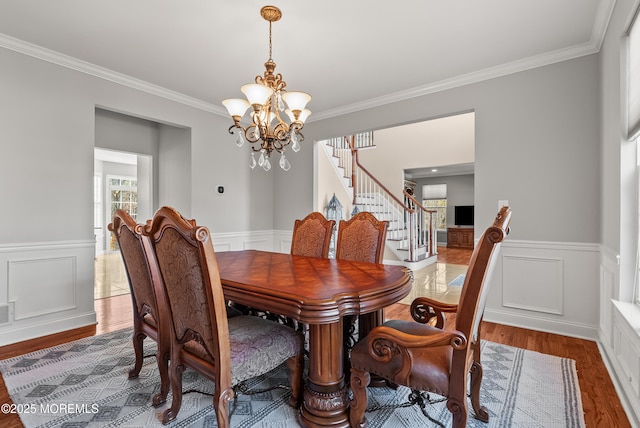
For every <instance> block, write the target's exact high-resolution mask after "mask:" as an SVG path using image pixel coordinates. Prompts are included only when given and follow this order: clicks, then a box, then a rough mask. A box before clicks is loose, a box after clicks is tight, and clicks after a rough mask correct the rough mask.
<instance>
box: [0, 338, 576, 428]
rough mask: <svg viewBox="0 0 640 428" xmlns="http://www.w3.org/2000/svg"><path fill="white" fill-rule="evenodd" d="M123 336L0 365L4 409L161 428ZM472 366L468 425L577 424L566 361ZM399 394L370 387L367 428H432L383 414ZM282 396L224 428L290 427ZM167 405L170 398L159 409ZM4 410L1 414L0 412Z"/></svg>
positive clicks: (151, 374)
mask: <svg viewBox="0 0 640 428" xmlns="http://www.w3.org/2000/svg"><path fill="white" fill-rule="evenodd" d="M130 338H131V329H125V330H121V331H117V332H114V333H110V334H106V335H102V336H95V337H89V338H86V339H81V340H78V341H75V342H70V343H67V344H64V345H60V346H56V347H53V348H49V349H45V350H42V351H37V352H33V353H31V354H26V355H23V356H19V357H15V358H11V359H7V360H2V361H0V372H1V373H2V376H3V378H4V381H5V383H6V386H7V389H8V391H9V395H10V396H11V398H12V400H13V402H14V404H15V406H14V408H13V409H11V410H14V411H15V410H18V411H20V413H21V415H20V417H21V419H22V422H23V424H24V425H25V426H26V427H27V428H31V427H69V428H70V427H152V426H158V427H160V426H163V425H162V424H161V423H160V417H161V414H162V411H163V409H164V407H163V408H159V409H155V408H153V407H152V406H151V404H150V401H151V397H152V396H153V394H154V393H155V392H156V390H157V387H158V383H159V378H158V373H157V369H156V363H155V358H154V357H148V358H145V364H144V367H143V370H142V372H141V373H140V376H139V378H138V379H134V380H128V379H127V373H128V371H129V369H130V368H131V367H132V364H133V360H134V358H133V349H132V347H131V340H130ZM145 343H146V345H145V355H153V354H154V348H155V344H154V342H153V341H151V340H146V341H145ZM482 358H483V367H484V378H483V383H482V399H481V401H482V403H483V404H484V405H485V406H486V407H487V408H488V409H489V414H490V418H489V424H485V423H482V422H480V421H478V420H476V419H474V418H473V417H472V416H470V418H469V422H468V424H467V426H468V427H483V428H489V427H541V428H549V427H562V428H565V427H584V426H585V423H584V417H583V411H582V402H581V398H580V388H579V386H578V379H577V376H576V369H575V361H573V360H569V359H564V358H558V357H554V356H550V355H545V354H540V353H537V352H532V351H525V350H523V349H518V348H513V347H510V346H505V345H499V344H496V343H492V342H483V344H482ZM286 383H287V372H286V368H284V367H280V368H277V369H275V370H273V371H272V372H271V373H269V374H267V375H265V376H262V377H260V378H257V379H254V380H252V381H251V382H250V383H249V386H250V387H252V388H264V387H265V386H270V385H277V384H286ZM209 386H210V382H208V381H207V380H205V379H203V378H202V377H200V376H199V375H198V374H197V373H195V372H192V371H190V370H187V371H186V372H185V373H184V389H185V390H187V389H195V390H198V391H204V392H211V391H210V389H209ZM408 393H409V391H408V390H407V389H406V388H403V387H401V388H399V389H397V390H393V389H387V388H371V389H370V394H369V407H370V408H373V407H376V408H379V410H375V411H370V412H368V413H367V419H368V421H369V427H371V428H395V427H415V426H436V424H434V423H432V422H431V421H429V420H428V419H427V418H426V417H425V416H424V415H423V414H422V412H421V411H420V409H419V408H418V407H417V406H411V407H403V408H396V409H393V408H391V407H388V406H389V405H393V404H399V403H405V402H406V401H407V396H408ZM288 397H289V392H288V391H287V390H282V389H276V390H273V391H270V392H265V393H261V394H256V395H250V396H248V395H240V396H239V399H238V403H237V406H236V408H235V411H234V413H233V415H232V418H231V426H232V427H270V428H288V427H296V426H298V423H297V422H296V415H295V412H294V410H293V409H291V408H290V407H289V406H288V405H287V404H286V402H287V398H288ZM431 398H432V399H437V398H439V397H437V396H432V397H431ZM170 399H171V395H170V396H169V400H168V402H170ZM3 404H4V403H3ZM7 410H8V408H5V407H4V406H3V413H7ZM427 410H428V413H429V415H430V417H431V418H433V419H435V420H437V421H440V422H441V423H442V424H444V425H445V426H450V424H451V416H450V414H449V412H448V410H447V409H446V406H445V403H443V402H440V403H435V404H430V405H428V406H427ZM1 416H2V413H0V418H1ZM0 425H2V423H1V421H0ZM168 426H171V427H214V426H216V420H215V414H214V412H213V406H212V405H211V397H210V396H208V395H205V394H202V393H199V392H192V393H188V394H186V395H184V396H183V404H182V409H181V410H180V413H179V415H178V419H177V420H176V421H174V422H173V423H172V424H171V425H168Z"/></svg>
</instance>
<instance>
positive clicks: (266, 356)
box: [229, 315, 304, 385]
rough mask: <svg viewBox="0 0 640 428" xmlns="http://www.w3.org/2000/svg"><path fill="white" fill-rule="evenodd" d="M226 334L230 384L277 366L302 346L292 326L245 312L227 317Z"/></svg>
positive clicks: (298, 352)
mask: <svg viewBox="0 0 640 428" xmlns="http://www.w3.org/2000/svg"><path fill="white" fill-rule="evenodd" d="M229 337H230V344H231V383H232V384H233V385H235V384H237V383H238V382H242V381H243V380H246V379H250V378H252V377H255V376H258V375H261V374H263V373H266V372H268V371H269V370H271V369H274V368H276V367H278V366H279V365H280V364H282V362H283V361H285V360H286V359H288V358H290V357H293V356H295V355H298V354H300V353H301V352H302V350H303V346H304V338H303V337H302V334H301V333H299V332H297V331H295V330H294V329H292V328H290V327H287V326H285V325H282V324H278V323H276V322H273V321H269V320H265V319H263V318H259V317H252V316H248V315H243V316H238V317H233V318H229Z"/></svg>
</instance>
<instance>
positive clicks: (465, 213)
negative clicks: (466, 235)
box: [453, 205, 473, 226]
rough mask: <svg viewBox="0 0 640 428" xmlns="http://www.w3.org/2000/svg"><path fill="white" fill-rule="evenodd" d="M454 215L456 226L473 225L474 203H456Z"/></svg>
mask: <svg viewBox="0 0 640 428" xmlns="http://www.w3.org/2000/svg"><path fill="white" fill-rule="evenodd" d="M453 215H454V221H453V222H454V224H455V225H456V226H473V205H456V206H455V207H453Z"/></svg>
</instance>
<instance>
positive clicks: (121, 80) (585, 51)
mask: <svg viewBox="0 0 640 428" xmlns="http://www.w3.org/2000/svg"><path fill="white" fill-rule="evenodd" d="M614 6H615V0H605V1H602V2H600V5H599V8H598V13H597V16H596V19H595V20H594V25H593V29H592V32H591V39H590V40H589V42H587V43H583V44H581V45H576V46H573V47H570V48H567V49H560V50H557V51H553V52H549V53H545V54H542V55H538V56H534V57H530V58H525V59H522V60H518V61H513V62H510V63H507V64H502V65H499V66H496V67H490V68H486V69H484V70H479V71H477V72H473V73H468V74H463V75H460V76H456V77H453V78H450V79H445V80H441V81H438V82H433V83H429V84H427V85H423V86H418V87H414V88H410V89H407V90H404V91H399V92H395V93H392V94H388V95H383V96H380V97H376V98H371V99H368V100H364V101H361V102H357V103H353V104H349V105H345V106H341V107H337V108H334V109H329V110H325V111H322V112H316V113H314V114H313V115H312V117H310V118H309V120H308V122H317V121H320V120H325V119H330V118H332V117H337V116H342V115H345V114H349V113H355V112H357V111H361V110H366V109H370V108H374V107H380V106H383V105H386V104H391V103H395V102H398V101H404V100H408V99H412V98H416V97H421V96H425V95H429V94H433V93H436V92H440V91H444V90H448V89H453V88H457V87H460V86H465V85H469V84H472V83H478V82H482V81H485V80H490V79H494V78H496V77H502V76H506V75H508V74H513V73H518V72H521V71H527V70H531V69H534V68H537V67H542V66H545V65H550V64H554V63H558V62H562V61H566V60H570V59H574V58H578V57H581V56H586V55H591V54H594V53H598V52H599V51H600V47H601V45H602V42H603V40H604V35H605V34H606V30H607V27H608V25H609V21H610V19H611V15H612V14H613V8H614ZM0 47H4V48H7V49H10V50H13V51H15V52H19V53H23V54H25V55H29V56H32V57H34V58H39V59H41V60H43V61H48V62H51V63H53V64H57V65H60V66H62V67H66V68H69V69H72V70H76V71H79V72H81V73H86V74H89V75H92V76H95V77H98V78H100V79H104V80H108V81H110V82H114V83H117V84H120V85H123V86H127V87H130V88H133V89H137V90H140V91H143V92H146V93H149V94H152V95H157V96H159V97H163V98H166V99H168V100H171V101H175V102H178V103H181V104H185V105H188V106H191V107H194V108H197V109H200V110H204V111H207V112H210V113H213V114H217V115H220V116H223V117H228V114H227V111H226V110H225V109H224V108H222V107H220V106H217V105H214V104H211V103H208V102H205V101H202V100H200V99H197V98H194V97H190V96H188V95H185V94H182V93H179V92H176V91H172V90H169V89H166V88H163V87H161V86H157V85H154V84H151V83H148V82H145V81H143V80H139V79H136V78H133V77H131V76H128V75H125V74H122V73H117V72H115V71H112V70H109V69H107V68H104V67H100V66H97V65H95V64H91V63H89V62H86V61H82V60H79V59H77V58H74V57H71V56H68V55H64V54H61V53H59V52H56V51H53V50H50V49H46V48H43V47H41V46H38V45H35V44H32V43H29V42H25V41H23V40H20V39H16V38H14V37H11V36H8V35H6V34H2V33H0Z"/></svg>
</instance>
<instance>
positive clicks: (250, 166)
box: [249, 152, 257, 169]
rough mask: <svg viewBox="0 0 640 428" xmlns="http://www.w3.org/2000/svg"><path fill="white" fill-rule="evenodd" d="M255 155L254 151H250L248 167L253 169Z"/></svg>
mask: <svg viewBox="0 0 640 428" xmlns="http://www.w3.org/2000/svg"><path fill="white" fill-rule="evenodd" d="M256 163H257V162H256V157H255V156H254V153H253V152H251V160H249V168H251V169H253V168H255V167H256Z"/></svg>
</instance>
